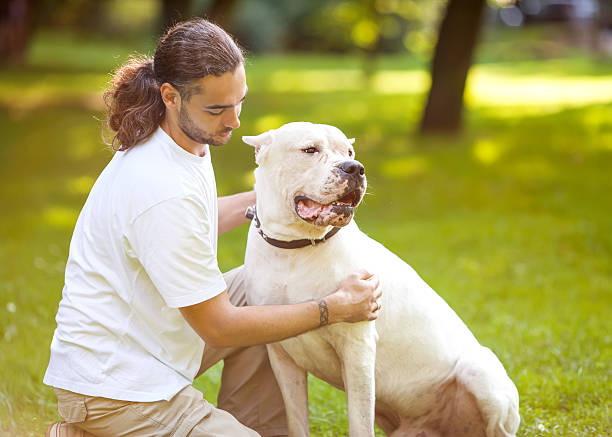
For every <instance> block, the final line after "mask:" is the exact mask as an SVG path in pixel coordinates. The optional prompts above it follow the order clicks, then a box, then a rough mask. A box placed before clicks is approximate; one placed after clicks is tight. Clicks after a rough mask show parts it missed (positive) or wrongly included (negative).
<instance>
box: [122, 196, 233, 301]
mask: <svg viewBox="0 0 612 437" xmlns="http://www.w3.org/2000/svg"><path fill="white" fill-rule="evenodd" d="M210 227H211V220H209V212H208V211H207V209H206V207H205V206H204V205H203V204H202V203H201V202H199V201H198V200H197V199H192V198H189V197H186V198H173V199H168V200H164V201H163V202H160V203H158V204H156V205H155V206H153V207H151V208H149V209H147V210H146V211H144V212H143V213H141V214H140V215H138V216H137V217H136V219H134V220H133V221H132V223H131V224H130V226H129V227H128V230H127V232H126V235H125V237H126V240H127V244H128V245H129V250H130V251H131V252H132V255H133V256H135V257H136V258H137V259H138V261H139V262H140V263H141V264H142V266H143V267H144V270H145V271H146V273H147V275H148V276H149V278H150V279H151V281H152V282H153V284H154V285H155V287H156V288H157V290H158V291H159V293H160V294H161V296H162V298H163V299H164V301H165V302H166V304H167V305H168V306H169V307H171V308H179V307H184V306H189V305H194V304H196V303H200V302H203V301H205V300H208V299H211V298H213V297H215V296H216V295H218V294H219V293H221V292H223V291H224V290H225V289H226V284H225V281H224V279H223V275H222V273H221V271H220V270H219V266H218V264H217V254H216V250H215V244H214V243H215V242H214V241H213V239H214V238H216V232H213V230H211V228H210Z"/></svg>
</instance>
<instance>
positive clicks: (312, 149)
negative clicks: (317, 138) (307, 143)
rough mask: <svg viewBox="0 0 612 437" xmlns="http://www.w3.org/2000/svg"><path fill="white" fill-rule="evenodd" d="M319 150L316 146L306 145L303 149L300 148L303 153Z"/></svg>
mask: <svg viewBox="0 0 612 437" xmlns="http://www.w3.org/2000/svg"><path fill="white" fill-rule="evenodd" d="M318 151H319V150H318V149H317V148H316V147H307V148H305V149H302V152H304V153H317V152H318Z"/></svg>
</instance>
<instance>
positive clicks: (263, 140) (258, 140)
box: [242, 130, 274, 163]
mask: <svg viewBox="0 0 612 437" xmlns="http://www.w3.org/2000/svg"><path fill="white" fill-rule="evenodd" d="M273 132H274V131H271V130H269V131H267V132H264V133H262V134H259V135H256V136H246V135H245V136H243V137H242V141H244V142H245V143H246V144H248V145H249V146H253V147H255V162H257V163H259V157H260V154H261V152H262V151H263V150H264V149H265V148H266V147H267V146H269V145H270V144H272V141H274V134H273Z"/></svg>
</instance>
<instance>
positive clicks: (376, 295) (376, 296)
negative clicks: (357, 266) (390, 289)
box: [373, 282, 383, 300]
mask: <svg viewBox="0 0 612 437" xmlns="http://www.w3.org/2000/svg"><path fill="white" fill-rule="evenodd" d="M382 292H383V290H382V286H381V285H380V282H379V283H378V284H377V285H376V288H375V289H374V294H373V296H374V299H376V300H378V299H379V298H380V297H381V296H382Z"/></svg>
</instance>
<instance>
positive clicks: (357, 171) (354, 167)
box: [338, 161, 365, 176]
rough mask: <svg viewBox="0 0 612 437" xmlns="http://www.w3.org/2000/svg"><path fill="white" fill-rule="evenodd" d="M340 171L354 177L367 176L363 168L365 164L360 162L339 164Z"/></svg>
mask: <svg viewBox="0 0 612 437" xmlns="http://www.w3.org/2000/svg"><path fill="white" fill-rule="evenodd" d="M338 167H339V168H340V170H342V171H343V172H344V173H348V174H350V175H354V176H357V175H359V176H363V175H364V174H365V169H364V168H363V164H361V162H359V161H344V162H341V163H340V164H338Z"/></svg>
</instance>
